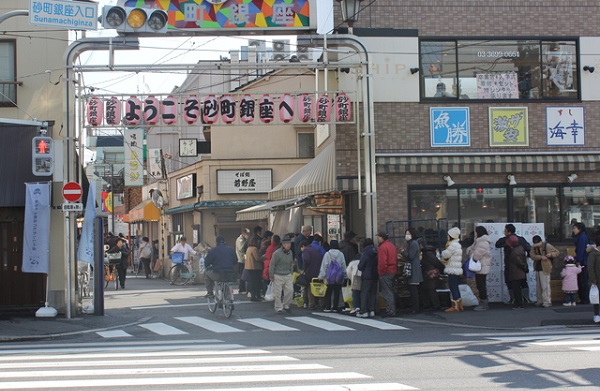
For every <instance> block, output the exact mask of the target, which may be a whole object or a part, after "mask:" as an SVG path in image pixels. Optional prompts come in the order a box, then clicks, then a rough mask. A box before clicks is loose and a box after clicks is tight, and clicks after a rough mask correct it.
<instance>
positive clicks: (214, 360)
mask: <svg viewBox="0 0 600 391" xmlns="http://www.w3.org/2000/svg"><path fill="white" fill-rule="evenodd" d="M256 353H257V352H253V351H249V352H248V354H251V356H242V357H232V356H228V357H202V358H200V357H196V358H169V359H168V360H169V364H171V365H189V364H229V363H231V364H233V363H243V362H252V363H257V362H284V361H299V360H298V359H297V358H293V357H289V356H256ZM258 353H267V352H258ZM177 356H181V354H177ZM111 357H118V358H119V367H126V366H134V367H138V366H140V365H146V366H150V365H157V366H161V367H162V366H164V365H165V359H166V357H164V355H162V354H161V358H158V359H150V360H145V359H143V358H135V359H133V360H121V358H122V357H123V356H122V355H121V354H118V355H113V356H111ZM45 358H47V357H45ZM50 359H51V361H48V362H41V361H36V362H35V364H34V366H35V367H36V368H66V367H81V360H79V361H61V360H62V359H73V357H72V356H69V357H65V356H50ZM32 361H34V360H27V362H19V363H7V364H2V363H0V369H19V368H21V369H22V368H30V367H31V366H32ZM85 365H86V366H88V367H110V366H113V365H115V362H114V361H112V360H89V361H86V362H85Z"/></svg>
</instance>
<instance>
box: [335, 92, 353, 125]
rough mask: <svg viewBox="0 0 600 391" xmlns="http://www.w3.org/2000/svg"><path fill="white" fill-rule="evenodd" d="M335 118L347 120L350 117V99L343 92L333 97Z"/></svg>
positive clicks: (340, 120) (338, 120)
mask: <svg viewBox="0 0 600 391" xmlns="http://www.w3.org/2000/svg"><path fill="white" fill-rule="evenodd" d="M335 119H336V121H337V122H348V121H350V120H351V119H352V101H351V100H350V97H349V96H348V95H346V94H344V93H343V92H341V93H339V94H338V96H336V97H335Z"/></svg>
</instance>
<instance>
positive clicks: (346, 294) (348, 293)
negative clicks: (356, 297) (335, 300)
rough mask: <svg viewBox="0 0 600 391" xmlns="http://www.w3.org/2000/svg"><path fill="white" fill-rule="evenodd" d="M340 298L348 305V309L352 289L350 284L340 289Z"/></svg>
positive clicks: (350, 305) (350, 304) (350, 302)
mask: <svg viewBox="0 0 600 391" xmlns="http://www.w3.org/2000/svg"><path fill="white" fill-rule="evenodd" d="M342 297H343V298H344V303H347V304H348V307H349V308H353V307H352V287H351V286H350V284H346V285H344V286H343V287H342Z"/></svg>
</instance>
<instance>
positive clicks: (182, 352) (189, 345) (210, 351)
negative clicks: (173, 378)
mask: <svg viewBox="0 0 600 391" xmlns="http://www.w3.org/2000/svg"><path fill="white" fill-rule="evenodd" d="M153 344H154V342H153V343H152V344H150V345H144V346H137V347H136V349H137V350H159V351H158V352H145V353H129V352H123V350H125V348H126V347H124V346H98V347H86V348H82V349H68V348H58V349H48V348H44V349H29V350H27V351H28V352H30V353H44V352H48V353H69V354H71V355H72V357H71V358H73V357H74V356H76V357H78V358H99V357H113V356H114V353H94V354H85V353H80V352H91V351H103V352H106V351H111V352H115V351H118V352H121V353H119V357H123V358H125V357H149V356H155V357H163V356H165V357H166V356H187V355H215V354H260V353H270V352H267V351H265V350H261V349H240V348H243V347H244V346H243V345H238V344H225V343H223V344H208V345H200V344H193V342H182V343H181V344H175V345H166V346H165V345H163V346H153ZM199 348H202V349H203V351H198V350H191V351H190V350H188V349H199ZM169 349H176V350H175V351H169ZM225 349H239V350H225ZM204 350H206V351H204ZM23 352H24V351H23V350H22V349H14V350H5V351H2V353H4V354H11V353H12V354H15V353H17V354H19V353H23ZM31 357H36V356H27V357H21V356H16V357H15V356H12V357H8V356H0V361H14V360H29V359H30V358H31ZM37 357H39V358H41V359H43V358H46V357H48V356H46V355H44V356H37Z"/></svg>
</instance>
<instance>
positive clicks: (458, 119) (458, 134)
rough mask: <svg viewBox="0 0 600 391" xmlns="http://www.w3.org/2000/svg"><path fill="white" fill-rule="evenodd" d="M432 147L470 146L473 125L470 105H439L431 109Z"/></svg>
mask: <svg viewBox="0 0 600 391" xmlns="http://www.w3.org/2000/svg"><path fill="white" fill-rule="evenodd" d="M429 118H430V128H431V146H432V147H468V146H470V145H471V127H470V122H469V120H470V117H469V108H468V107H438V108H433V107H432V108H431V109H430V110H429Z"/></svg>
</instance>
